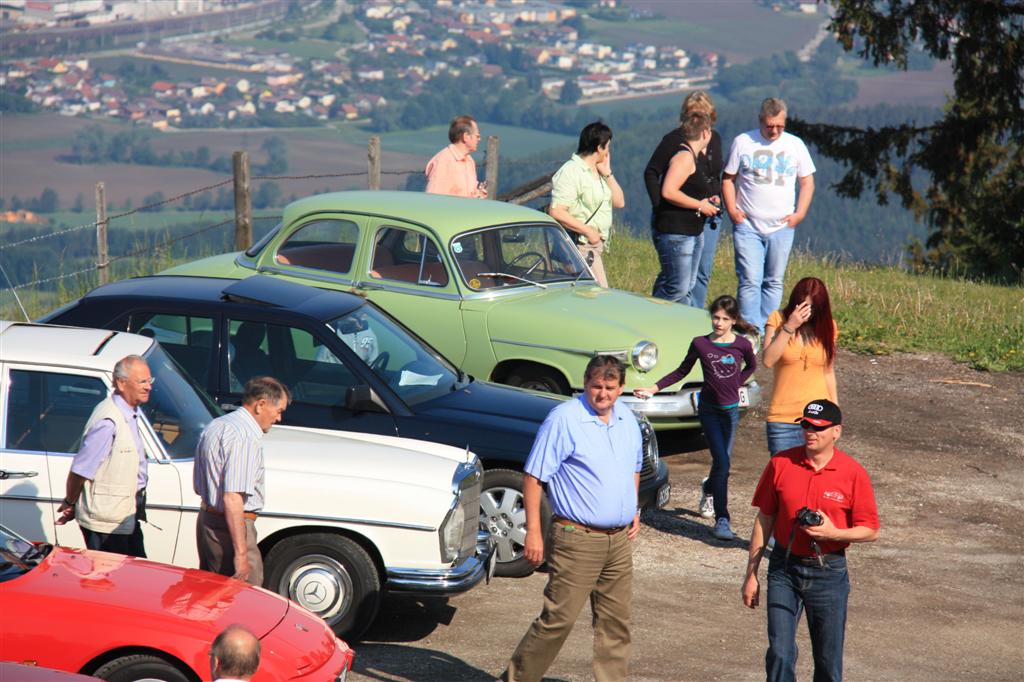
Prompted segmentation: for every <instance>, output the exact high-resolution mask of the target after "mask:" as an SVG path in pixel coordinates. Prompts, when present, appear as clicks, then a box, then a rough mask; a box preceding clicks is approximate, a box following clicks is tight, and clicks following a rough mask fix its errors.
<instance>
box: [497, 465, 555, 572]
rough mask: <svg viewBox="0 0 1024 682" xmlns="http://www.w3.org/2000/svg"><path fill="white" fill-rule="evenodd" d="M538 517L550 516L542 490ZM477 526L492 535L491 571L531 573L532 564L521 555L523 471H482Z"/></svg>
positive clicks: (524, 517)
mask: <svg viewBox="0 0 1024 682" xmlns="http://www.w3.org/2000/svg"><path fill="white" fill-rule="evenodd" d="M540 518H541V519H542V520H543V523H544V524H545V527H544V529H543V530H544V537H545V538H546V537H547V534H548V529H547V524H548V523H549V520H550V519H551V505H550V504H549V503H548V496H547V495H546V494H545V495H543V496H542V497H541V498H540ZM480 527H481V528H483V529H484V530H486V531H487V532H488V533H490V534H491V537H492V538H494V540H495V542H496V544H497V548H496V550H495V551H496V552H497V553H498V556H497V562H496V563H495V566H494V574H495V575H500V576H505V577H511V578H521V577H522V576H526V575H530V574H531V573H533V570H534V568H533V566H532V565H530V562H529V561H527V560H526V558H525V557H524V556H523V543H525V542H526V509H525V508H524V507H523V474H522V472H519V471H513V470H511V469H490V470H488V471H485V472H484V483H483V487H482V489H481V490H480Z"/></svg>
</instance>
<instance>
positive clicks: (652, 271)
mask: <svg viewBox="0 0 1024 682" xmlns="http://www.w3.org/2000/svg"><path fill="white" fill-rule="evenodd" d="M605 263H606V264H607V268H608V272H609V280H610V281H611V284H612V286H614V287H617V288H621V289H627V290H629V291H636V292H642V293H649V292H650V291H651V286H652V285H653V283H654V277H655V275H657V273H658V259H657V256H656V254H655V251H654V246H653V245H652V244H651V242H650V240H647V239H634V238H631V237H616V238H615V239H614V240H613V242H612V249H611V253H610V254H608V255H607V256H606V260H605ZM803 277H819V278H821V279H822V280H823V281H824V282H825V284H826V285H827V286H828V289H829V292H830V296H831V299H832V311H833V315H834V317H835V319H836V323H837V324H838V325H839V342H838V343H839V345H840V346H841V347H843V348H846V349H848V350H852V351H854V352H859V353H867V354H871V355H888V354H890V353H894V352H917V353H922V352H939V353H944V354H946V355H949V356H951V357H952V358H953V359H954V360H957V361H959V362H965V363H968V364H970V365H971V366H972V367H974V368H975V369H982V370H989V371H1016V372H1020V371H1024V288H1021V287H1000V286H994V285H990V284H978V283H976V282H966V281H962V280H957V279H952V278H943V277H932V276H927V275H914V274H911V273H908V272H904V271H902V270H898V269H894V268H889V267H879V266H866V265H855V264H853V265H850V264H838V263H836V262H835V261H834V260H832V259H829V258H822V257H819V256H813V255H810V254H807V253H799V252H796V251H794V252H793V255H792V257H791V258H790V260H789V267H788V268H787V271H786V285H785V286H786V288H785V291H786V295H787V296H788V292H789V290H790V289H791V288H792V286H793V285H794V284H796V282H797V281H798V280H799V279H801V278H803ZM721 294H732V295H735V294H736V270H735V268H734V266H733V251H732V243H731V240H729V239H721V240H719V246H718V251H717V253H716V254H715V267H714V270H713V271H712V275H711V282H710V284H709V287H708V298H709V299H711V298H713V297H715V296H719V295H721ZM709 330H710V329H709Z"/></svg>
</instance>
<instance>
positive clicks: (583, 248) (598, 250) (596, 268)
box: [576, 239, 608, 289]
mask: <svg viewBox="0 0 1024 682" xmlns="http://www.w3.org/2000/svg"><path fill="white" fill-rule="evenodd" d="M576 248H578V249H579V250H580V254H581V255H582V256H583V259H584V260H587V258H588V256H589V254H594V262H592V263H591V264H590V269H591V271H593V273H594V277H596V278H597V283H598V284H599V285H600V286H602V287H604V288H605V289H607V288H608V276H607V275H605V274H604V258H603V257H602V254H603V253H604V240H603V239H602V240H601V241H600V242H598V243H597V244H593V245H591V244H577V245H576Z"/></svg>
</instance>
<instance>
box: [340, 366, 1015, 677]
mask: <svg viewBox="0 0 1024 682" xmlns="http://www.w3.org/2000/svg"><path fill="white" fill-rule="evenodd" d="M837 368H838V385H839V396H840V402H841V404H842V406H843V410H844V415H843V417H844V422H845V426H844V428H845V433H844V435H843V438H842V441H841V447H842V448H843V449H844V450H846V451H847V452H849V453H850V454H851V455H853V456H854V457H856V458H857V459H858V460H859V461H860V462H861V463H863V464H864V465H865V467H866V468H867V470H868V472H869V474H870V475H871V477H872V480H873V482H874V486H875V492H876V496H877V498H878V504H879V512H880V514H881V517H882V535H881V537H880V539H879V541H878V542H876V543H873V544H869V545H859V546H858V545H855V546H854V547H853V548H852V549H851V550H850V552H849V566H850V576H851V582H852V584H853V592H852V595H851V597H850V613H849V622H848V625H847V641H846V665H845V672H846V678H847V679H848V680H854V681H856V680H898V681H900V682H903V681H907V682H910V681H914V680H922V681H928V682H932V681H933V680H966V679H983V680H1022V679H1024V571H1022V569H1024V533H1022V532H1021V529H1020V525H1019V522H1018V519H1020V517H1021V515H1022V512H1024V492H1022V491H1024V467H1022V466H1021V465H1022V460H1024V434H1022V426H1024V418H1022V417H1024V410H1022V409H1021V404H1020V402H1021V398H1022V397H1024V375H1020V374H996V375H993V374H985V373H980V372H975V371H972V370H970V369H969V368H966V367H964V366H962V365H957V364H954V363H952V362H951V361H949V360H948V359H945V358H942V357H928V356H921V355H894V356H887V357H879V358H869V357H865V356H858V355H853V354H850V353H846V352H840V355H839V358H838V362H837ZM758 380H759V381H761V382H762V383H765V384H768V385H769V387H770V381H771V374H770V372H764V371H761V370H759V372H758ZM763 416H764V411H763V409H762V410H760V411H757V412H755V413H754V414H752V415H750V416H748V417H747V418H745V419H744V420H743V421H742V423H741V425H740V429H739V433H738V435H737V442H736V446H735V452H734V456H733V467H732V477H731V479H730V490H731V493H732V497H731V500H732V502H731V505H730V507H731V509H730V511H731V512H732V516H733V526H734V529H735V530H736V531H737V533H738V536H739V538H742V539H737V540H735V541H732V542H720V541H717V540H715V539H714V538H713V537H712V536H711V522H710V521H708V520H706V519H702V518H700V517H699V516H698V515H697V513H696V506H697V495H698V484H699V482H700V479H701V477H703V476H704V475H706V473H707V467H708V465H709V457H708V454H707V451H697V452H691V453H684V452H680V449H681V445H680V444H681V443H682V442H683V439H679V438H672V437H666V438H663V439H662V454H663V456H665V457H666V461H667V462H668V463H669V467H670V471H671V477H672V484H673V493H672V499H671V501H670V503H669V505H668V507H667V508H665V509H662V510H659V511H657V512H653V513H649V514H646V515H645V519H644V521H645V526H644V528H643V529H642V531H641V534H640V536H639V538H638V539H637V541H636V548H635V554H634V562H635V578H634V602H633V640H634V644H633V656H632V663H631V672H630V679H631V680H644V681H646V680H650V681H662V680H664V681H677V680H678V681H687V680H695V681H697V680H700V681H704V680H758V679H762V678H763V672H762V670H763V660H764V659H763V656H764V648H765V643H766V635H765V615H764V610H763V608H762V609H759V610H757V611H750V610H749V609H747V608H745V607H744V606H743V605H742V603H741V601H740V593H739V588H740V582H741V580H742V575H743V569H744V565H745V560H746V550H747V541H746V538H747V537H749V529H750V527H751V524H752V523H753V518H754V512H753V510H752V509H751V508H750V506H749V500H750V497H751V495H752V494H753V489H754V486H755V485H756V483H757V478H758V476H759V475H760V472H761V469H762V468H763V467H764V464H765V461H766V459H767V450H766V448H765V437H764V426H763V424H762V420H763ZM669 453H675V454H669ZM765 566H766V562H763V563H762V577H763V572H764V570H765ZM544 583H545V576H544V575H543V574H541V573H536V574H534V575H532V576H530V577H527V578H523V579H496V580H495V581H493V582H492V583H491V584H490V585H487V586H480V587H479V588H477V589H475V590H473V591H471V592H470V593H468V594H465V595H460V596H459V597H456V598H453V599H451V600H448V601H433V602H416V601H411V600H408V599H405V600H398V599H392V600H389V601H387V602H386V603H385V606H384V608H383V610H382V612H381V616H380V618H379V619H378V622H377V624H376V625H375V626H374V627H373V629H372V630H371V631H370V632H369V633H368V634H367V637H366V639H365V640H364V641H362V642H357V643H355V645H354V646H355V650H356V667H355V674H354V676H353V677H352V678H350V679H354V680H357V681H364V680H423V681H426V680H431V681H433V680H438V681H445V682H447V681H449V680H451V681H455V680H491V679H494V677H495V676H496V675H498V674H500V672H501V671H502V670H503V669H504V666H505V663H506V662H507V660H508V657H509V655H510V654H511V652H512V650H513V649H514V648H515V646H516V644H517V643H518V641H519V638H520V637H521V636H522V634H523V633H524V632H525V631H526V628H527V626H528V625H529V624H530V622H531V620H532V619H533V618H534V617H536V615H537V613H538V612H539V611H540V603H541V592H542V590H543V587H544ZM588 619H589V613H588V610H586V609H585V610H584V613H583V614H581V617H580V620H579V622H577V624H576V627H575V628H574V630H573V632H572V634H571V635H570V637H569V639H568V641H567V642H566V644H565V646H564V647H563V649H562V652H561V654H560V655H559V657H558V658H557V659H556V660H555V662H554V664H553V665H552V667H551V669H550V671H549V677H548V678H547V679H549V680H562V681H566V682H568V681H575V680H589V679H591V673H590V658H591V641H592V631H591V628H590V624H589V622H588ZM798 641H799V643H800V645H801V657H800V663H799V675H800V679H807V680H809V679H811V666H810V642H809V641H808V640H807V637H806V634H805V631H804V630H803V629H801V632H800V635H799V639H798Z"/></svg>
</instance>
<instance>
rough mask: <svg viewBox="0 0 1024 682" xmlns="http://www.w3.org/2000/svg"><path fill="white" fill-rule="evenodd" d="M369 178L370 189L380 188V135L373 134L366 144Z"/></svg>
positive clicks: (368, 185)
mask: <svg viewBox="0 0 1024 682" xmlns="http://www.w3.org/2000/svg"><path fill="white" fill-rule="evenodd" d="M366 161H367V173H368V175H369V177H368V178H367V184H366V186H367V187H368V188H369V189H374V190H377V189H380V136H378V135H371V136H370V141H369V142H368V143H367V144H366Z"/></svg>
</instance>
